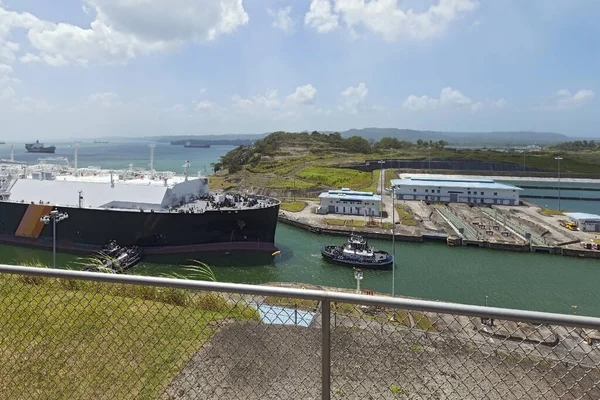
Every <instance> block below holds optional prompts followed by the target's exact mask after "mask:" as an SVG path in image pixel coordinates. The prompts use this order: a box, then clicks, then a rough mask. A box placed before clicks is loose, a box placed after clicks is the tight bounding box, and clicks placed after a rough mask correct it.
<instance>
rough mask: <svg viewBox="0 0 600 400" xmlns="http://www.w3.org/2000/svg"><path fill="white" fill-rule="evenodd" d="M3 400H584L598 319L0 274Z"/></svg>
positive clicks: (591, 391) (596, 391)
mask: <svg viewBox="0 0 600 400" xmlns="http://www.w3.org/2000/svg"><path fill="white" fill-rule="evenodd" d="M0 310H1V313H0V364H1V365H2V368H0V398H6V399H20V398H24V399H25V398H26V399H31V398H44V399H45V398H52V399H59V398H69V399H78V398H82V399H88V398H110V399H113V398H117V399H128V398H132V399H134V398H135V399H138V398H143V399H146V398H147V399H154V398H160V399H188V398H189V399H192V398H202V399H238V398H239V399H286V398H292V399H297V398H300V399H316V398H322V399H329V398H340V399H342V398H343V399H346V398H357V399H364V398H383V399H388V398H389V399H396V398H411V399H412V398H425V399H436V398H437V399H446V398H457V399H481V398H491V399H531V398H536V399H554V398H559V399H597V398H600V386H599V384H600V372H599V371H600V349H599V348H597V346H596V343H595V342H596V340H598V339H600V336H599V334H598V329H599V328H600V319H598V318H591V317H584V316H578V315H562V314H550V313H540V312H531V311H519V310H509V309H501V308H494V307H480V306H468V305H461V304H451V303H442V302H433V301H423V300H414V299H404V298H391V297H384V296H375V295H358V294H351V293H342V292H333V291H321V290H305V289H293V288H288V287H272V286H253V285H240V284H228V283H214V282H202V281H193V280H182V279H168V278H155V277H141V276H131V275H114V274H101V273H90V272H79V271H67V270H53V269H44V268H29V267H15V266H6V265H2V266H0Z"/></svg>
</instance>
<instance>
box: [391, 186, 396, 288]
mask: <svg viewBox="0 0 600 400" xmlns="http://www.w3.org/2000/svg"><path fill="white" fill-rule="evenodd" d="M391 188H392V297H396V191H395V188H394V186H391Z"/></svg>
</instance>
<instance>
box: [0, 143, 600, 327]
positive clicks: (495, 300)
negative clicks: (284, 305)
mask: <svg viewBox="0 0 600 400" xmlns="http://www.w3.org/2000/svg"><path fill="white" fill-rule="evenodd" d="M119 146H123V144H102V145H101V144H97V145H89V146H86V145H85V144H82V145H81V147H80V150H79V160H80V162H79V163H80V165H81V166H85V165H100V164H102V166H103V167H106V168H124V167H127V165H128V164H129V163H130V162H132V163H134V164H135V165H137V166H144V167H145V166H146V164H144V163H145V160H146V157H147V155H148V154H149V150H148V148H147V143H144V142H141V143H139V142H136V143H129V144H128V145H127V147H126V149H127V150H126V151H125V150H123V148H121V147H119ZM230 148H231V147H225V146H224V147H222V148H211V149H184V148H183V147H180V146H170V145H168V144H166V145H159V146H157V151H156V153H155V154H156V155H155V158H156V163H155V165H156V166H157V168H160V169H170V170H173V171H176V172H178V173H180V172H181V164H182V161H181V160H184V161H185V160H186V159H189V160H190V161H191V163H192V165H195V166H196V168H197V169H198V170H202V169H203V166H204V165H207V166H208V165H210V162H214V161H216V160H217V158H218V157H219V156H220V155H221V154H224V153H225V152H226V151H228V150H229V149H230ZM159 149H160V150H159ZM206 150H208V151H206ZM8 151H9V150H8ZM121 151H122V152H121ZM190 151H191V152H190ZM201 151H205V152H204V153H200V152H201ZM118 152H121V153H118ZM192 152H193V153H192ZM4 153H6V146H1V147H0V158H7V154H4ZM65 153H71V154H72V151H71V152H69V151H65ZM87 153H90V154H89V157H90V158H92V161H89V162H87V160H86V157H88V154H87ZM115 154H117V155H115ZM159 154H165V155H168V159H169V161H164V160H163V161H160V155H159ZM65 155H66V156H69V158H71V156H70V155H69V154H65ZM15 158H17V159H19V160H22V159H23V158H22V157H17V156H16V157H15ZM106 159H111V160H113V161H106ZM32 161H33V160H32ZM134 161H135V162H134ZM513 183H515V182H513ZM528 183H529V184H532V183H533V182H531V181H529V182H528ZM515 184H517V185H518V183H515ZM536 184H537V182H536ZM531 193H534V191H533V190H532V192H531ZM576 193H578V194H579V195H584V194H585V195H586V196H588V195H589V196H590V197H591V196H594V195H596V194H597V193H598V192H583V191H577V192H576ZM541 201H542V202H543V204H542V205H548V206H549V207H556V205H555V204H554V203H552V200H546V199H541ZM540 204H541V203H540ZM598 205H600V202H598V203H596V202H582V201H561V206H562V208H564V209H568V210H572V211H584V212H595V213H597V212H599V211H600V210H598ZM344 240H345V239H344V238H342V237H331V236H325V235H315V234H311V233H308V232H305V231H302V230H299V229H296V228H293V227H290V226H286V225H282V224H280V225H279V226H278V227H277V235H276V244H277V246H278V247H279V248H280V249H281V254H280V255H278V256H275V257H273V258H271V257H268V259H266V260H265V259H264V258H260V259H259V258H256V259H255V258H252V257H248V256H247V255H246V256H242V255H237V254H230V255H222V256H210V257H209V256H199V257H197V259H198V260H199V261H204V262H206V263H208V264H209V265H211V266H212V267H213V271H214V272H215V275H216V277H217V279H218V280H219V281H221V282H240V283H266V282H300V283H307V284H315V285H324V286H338V287H346V288H353V287H355V285H356V282H355V280H354V276H353V271H352V269H350V268H347V267H343V266H337V265H332V264H329V263H326V262H324V261H323V260H322V259H321V255H320V248H321V246H323V245H325V244H337V243H340V242H342V241H344ZM370 243H371V244H373V245H374V246H375V247H377V248H381V249H383V250H387V251H391V250H392V244H391V242H388V241H379V240H373V241H371V242H370ZM51 259H52V253H51V252H49V251H41V250H31V249H24V248H18V247H11V246H0V262H2V263H11V264H22V263H28V262H29V263H30V262H35V261H39V262H42V263H45V264H48V265H49V264H50V263H51ZM396 259H397V269H396V274H395V279H396V294H398V295H405V296H412V297H418V298H423V299H431V300H442V301H451V302H458V303H465V304H478V305H483V304H484V301H485V296H488V304H489V305H491V306H499V307H511V308H520V309H529V310H537V311H551V312H559V313H571V312H572V306H574V305H576V306H577V313H579V314H583V315H590V316H597V317H600V302H599V301H598V295H597V282H599V281H600V261H598V260H587V259H579V258H571V257H561V256H556V255H547V254H536V253H511V252H505V251H493V250H487V249H479V248H470V247H468V248H467V247H460V248H450V247H447V246H446V245H445V244H443V243H422V244H416V243H403V242H398V243H396ZM77 262H80V260H78V258H77V257H75V256H72V255H68V254H58V255H57V264H59V265H61V266H70V267H72V268H78V267H80V266H79V265H77ZM132 273H135V274H140V275H153V276H157V275H168V274H170V273H179V274H183V275H185V273H186V271H185V270H184V269H183V268H182V266H181V265H174V264H170V263H168V262H166V261H165V262H154V263H143V264H141V265H139V266H136V267H135V268H134V269H133V271H132ZM391 283H392V272H391V271H364V279H363V281H362V283H361V286H362V287H363V288H365V289H372V290H375V291H379V292H387V293H390V292H391Z"/></svg>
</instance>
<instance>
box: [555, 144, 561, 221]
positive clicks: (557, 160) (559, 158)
mask: <svg viewBox="0 0 600 400" xmlns="http://www.w3.org/2000/svg"><path fill="white" fill-rule="evenodd" d="M554 159H555V160H556V162H557V164H558V167H557V168H558V211H560V160H562V157H561V156H556V157H554Z"/></svg>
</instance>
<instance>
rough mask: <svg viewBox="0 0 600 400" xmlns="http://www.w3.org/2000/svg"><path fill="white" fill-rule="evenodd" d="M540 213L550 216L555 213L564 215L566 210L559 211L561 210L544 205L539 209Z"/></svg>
mask: <svg viewBox="0 0 600 400" xmlns="http://www.w3.org/2000/svg"><path fill="white" fill-rule="evenodd" d="M539 213H540V214H542V215H547V216H549V217H551V216H553V215H563V214H564V213H565V211H564V210H563V211H559V210H555V209H553V208H548V207H544V208H542V209H541V210H540V211H539Z"/></svg>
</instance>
